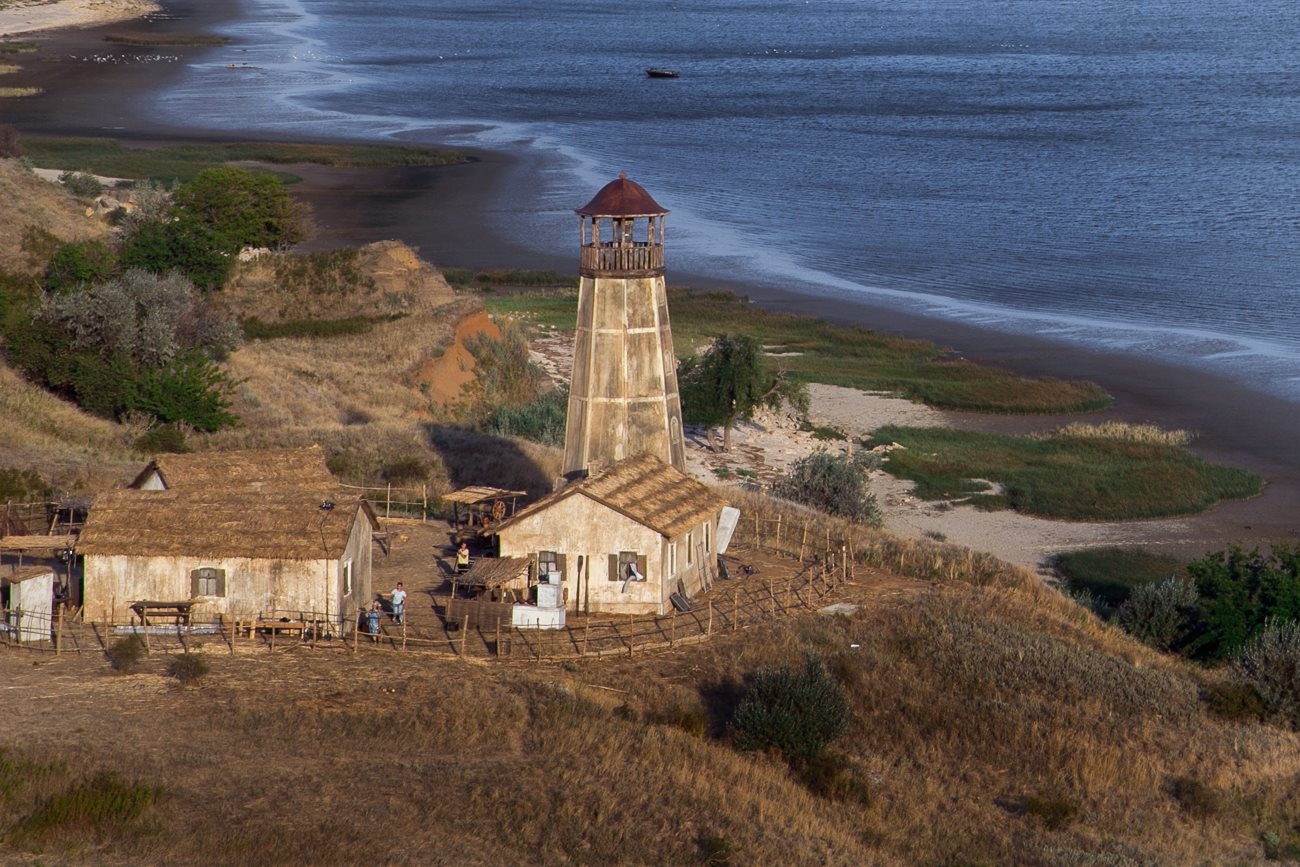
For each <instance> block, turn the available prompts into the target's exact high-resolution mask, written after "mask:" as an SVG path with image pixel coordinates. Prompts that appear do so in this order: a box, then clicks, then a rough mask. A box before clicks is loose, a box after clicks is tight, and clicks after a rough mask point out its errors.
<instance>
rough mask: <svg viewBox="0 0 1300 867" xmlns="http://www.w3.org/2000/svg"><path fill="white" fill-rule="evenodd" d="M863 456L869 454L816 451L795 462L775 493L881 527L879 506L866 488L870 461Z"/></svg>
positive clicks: (832, 513) (815, 507)
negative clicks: (839, 453)
mask: <svg viewBox="0 0 1300 867" xmlns="http://www.w3.org/2000/svg"><path fill="white" fill-rule="evenodd" d="M863 455H866V452H859V453H858V456H856V457H849V456H847V455H833V454H831V453H829V452H825V451H817V452H813V453H812V454H810V455H808V456H806V457H803V458H800V459H799V460H798V461H797V462H795V464H794V466H792V467H791V468H790V472H788V473H787V474H786V476H785V478H783V479H781V480H780V481H778V482H777V483H776V485H774V486H773V489H772V492H773V493H774V494H776V496H778V497H784V498H785V499H787V500H793V501H794V502H796V503H803V504H804V505H806V506H812V507H813V508H814V509H820V510H821V511H823V512H826V513H827V514H831V515H836V516H838V517H842V518H850V519H852V520H855V521H862V522H863V523H866V524H871V525H873V526H878V525H879V524H880V521H881V516H880V507H879V506H878V505H877V504H876V497H875V495H874V494H872V493H871V492H870V490H869V489H868V486H867V473H866V468H867V463H866V462H867V461H868V460H869V458H865V457H863Z"/></svg>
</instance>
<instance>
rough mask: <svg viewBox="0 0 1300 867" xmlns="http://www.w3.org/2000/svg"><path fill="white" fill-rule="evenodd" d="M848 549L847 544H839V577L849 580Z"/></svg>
mask: <svg viewBox="0 0 1300 867" xmlns="http://www.w3.org/2000/svg"><path fill="white" fill-rule="evenodd" d="M848 553H849V549H848V546H847V545H840V577H841V578H843V580H845V581H847V580H849V558H848Z"/></svg>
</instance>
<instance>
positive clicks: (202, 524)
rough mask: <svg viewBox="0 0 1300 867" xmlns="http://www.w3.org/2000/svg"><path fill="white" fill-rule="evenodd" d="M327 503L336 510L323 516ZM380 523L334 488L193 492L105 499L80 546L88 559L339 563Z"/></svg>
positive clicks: (129, 493) (123, 493) (126, 493)
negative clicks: (365, 525) (352, 539)
mask: <svg viewBox="0 0 1300 867" xmlns="http://www.w3.org/2000/svg"><path fill="white" fill-rule="evenodd" d="M325 501H330V502H332V503H333V504H334V505H333V508H329V509H325V508H322V504H323V503H324V502H325ZM358 520H362V521H369V522H370V525H371V529H378V527H379V522H378V520H377V519H376V518H375V514H374V512H373V511H371V509H370V506H369V504H367V503H366V502H365V500H363V499H361V498H359V497H356V496H347V495H341V494H339V493H338V492H337V491H334V490H331V489H329V488H317V489H316V490H310V489H300V490H297V491H275V492H270V493H266V492H259V491H254V490H251V489H247V488H245V489H244V490H237V491H233V492H227V491H221V490H216V489H210V490H200V489H193V488H186V489H184V490H169V491H138V490H134V489H130V488H128V489H126V490H120V491H111V492H109V493H105V494H100V495H99V496H98V497H97V498H96V499H95V505H94V507H93V508H92V509H91V510H90V516H89V517H88V518H87V519H86V526H85V529H83V530H82V531H81V537H80V539H79V540H78V542H77V551H78V552H79V553H82V554H92V555H93V554H127V555H132V556H141V557H171V556H176V557H182V556H191V557H223V558H228V557H248V558H251V559H268V560H334V559H337V558H338V557H339V556H340V555H341V554H342V553H343V551H344V550H345V548H346V547H347V543H348V537H349V535H350V534H351V532H352V527H353V524H354V523H355V522H356V521H358Z"/></svg>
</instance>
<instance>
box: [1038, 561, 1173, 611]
mask: <svg viewBox="0 0 1300 867" xmlns="http://www.w3.org/2000/svg"><path fill="white" fill-rule="evenodd" d="M1053 565H1054V566H1055V567H1056V571H1057V573H1058V574H1059V575H1060V576H1061V578H1063V579H1064V580H1065V581H1066V583H1067V584H1068V585H1069V588H1070V590H1072V591H1075V592H1077V591H1080V590H1087V591H1088V592H1089V593H1091V594H1092V595H1093V596H1094V597H1096V598H1097V599H1100V600H1101V601H1102V602H1104V603H1106V605H1107V606H1109V607H1111V608H1118V607H1119V606H1120V605H1122V604H1124V600H1126V599H1128V595H1129V593H1130V592H1131V591H1132V590H1133V588H1134V587H1138V586H1140V585H1143V584H1150V583H1151V582H1153V581H1160V580H1162V579H1164V578H1168V577H1169V576H1170V575H1180V576H1183V575H1186V574H1187V570H1186V568H1184V566H1185V564H1184V563H1183V561H1182V560H1179V559H1178V558H1177V557H1170V556H1168V555H1166V554H1155V553H1152V552H1150V551H1144V550H1142V549H1141V548H1089V549H1084V550H1081V551H1064V552H1062V553H1060V554H1057V555H1056V558H1055V560H1054V561H1053Z"/></svg>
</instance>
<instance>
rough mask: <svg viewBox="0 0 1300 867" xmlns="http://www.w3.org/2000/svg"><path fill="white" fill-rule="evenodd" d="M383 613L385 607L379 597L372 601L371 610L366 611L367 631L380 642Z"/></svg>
mask: <svg viewBox="0 0 1300 867" xmlns="http://www.w3.org/2000/svg"><path fill="white" fill-rule="evenodd" d="M383 613H384V609H383V608H382V607H381V606H380V605H379V600H378V599H376V600H375V601H374V602H372V603H370V610H369V611H367V612H366V631H367V632H369V633H370V640H371V641H373V642H375V643H378V642H379V618H380V615H382V614H383Z"/></svg>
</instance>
